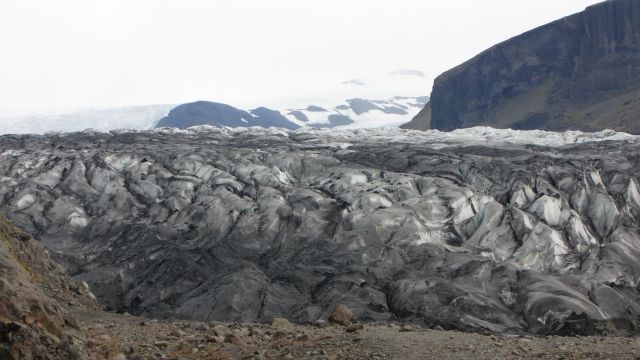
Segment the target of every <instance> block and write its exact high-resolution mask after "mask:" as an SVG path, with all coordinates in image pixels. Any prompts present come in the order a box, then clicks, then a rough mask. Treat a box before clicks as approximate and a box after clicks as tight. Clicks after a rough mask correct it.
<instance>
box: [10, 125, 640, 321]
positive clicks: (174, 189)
mask: <svg viewBox="0 0 640 360" xmlns="http://www.w3.org/2000/svg"><path fill="white" fill-rule="evenodd" d="M639 140H640V138H638V137H637V136H632V135H629V134H623V133H616V132H613V131H603V132H599V133H582V132H566V133H551V132H544V131H512V130H495V129H491V128H472V129H465V130H457V131H454V132H450V133H444V132H439V131H427V132H420V131H411V130H401V129H367V130H365V129H355V130H347V129H342V130H336V129H332V130H330V129H306V128H303V129H299V130H296V131H286V130H282V129H264V128H236V129H232V130H225V129H220V128H214V127H209V126H200V127H195V128H189V129H186V130H177V129H170V128H162V129H157V130H152V131H127V130H121V131H111V132H100V131H84V132H78V133H59V134H48V135H44V136H33V135H4V136H0V194H1V195H2V196H1V197H0V209H1V211H3V212H5V213H6V214H7V215H8V216H9V217H10V218H11V219H12V220H13V221H14V222H16V223H17V224H18V225H19V226H21V227H23V228H25V229H26V230H28V231H30V232H32V233H34V234H36V235H37V236H38V237H39V239H40V240H41V241H42V242H43V243H44V244H45V245H46V246H47V247H48V248H49V249H50V250H51V251H52V253H53V254H54V256H55V257H56V258H57V259H58V260H59V261H61V262H62V263H63V264H64V266H65V267H67V268H68V269H69V270H70V271H71V272H72V274H73V275H74V276H75V277H76V278H77V279H79V280H83V281H86V282H87V283H89V284H90V285H91V287H92V290H93V292H94V293H95V294H96V295H97V296H98V298H99V300H100V301H101V302H102V303H103V304H105V305H106V306H108V307H109V308H111V309H114V310H119V311H128V312H130V313H135V314H145V315H148V316H155V317H179V318H188V319H202V320H243V321H269V320H270V319H271V318H272V317H280V316H283V317H288V318H291V319H292V320H295V321H298V322H314V321H316V320H318V319H326V318H327V317H328V316H329V312H330V311H331V310H332V309H333V306H334V305H335V304H336V303H344V304H347V305H348V306H349V307H350V308H352V309H353V310H354V312H355V313H356V314H357V315H358V316H359V317H360V318H361V319H363V320H369V321H378V320H391V319H399V320H403V321H412V322H419V323H423V324H425V325H428V326H436V325H439V326H442V327H445V328H453V329H461V330H474V331H498V332H502V331H505V332H506V331H509V332H546V333H548V332H556V333H559V332H560V333H561V332H563V331H564V332H573V333H584V332H588V331H591V330H589V329H593V326H592V327H590V328H588V329H587V330H585V328H576V327H575V326H576V325H575V324H576V321H577V320H575V319H580V321H582V322H586V323H588V324H606V326H608V327H606V329H611V327H613V328H625V329H628V328H633V327H634V326H635V323H634V321H635V319H637V318H638V315H640V293H639V292H638V284H639V279H640V232H639V224H640V188H639V183H638V179H639V177H640V164H639V163H640V142H639ZM611 324H613V325H611ZM603 326H604V325H603ZM581 329H582V330H581Z"/></svg>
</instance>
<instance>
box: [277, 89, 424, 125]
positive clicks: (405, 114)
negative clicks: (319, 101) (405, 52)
mask: <svg viewBox="0 0 640 360" xmlns="http://www.w3.org/2000/svg"><path fill="white" fill-rule="evenodd" d="M428 102H429V98H428V97H427V96H420V97H402V96H395V97H392V98H390V99H383V100H368V99H361V98H354V99H348V100H346V101H345V102H344V103H342V104H335V105H333V106H329V107H323V106H318V105H310V106H308V107H306V108H303V109H284V110H281V112H282V113H284V115H285V116H286V117H287V118H288V119H289V120H291V121H292V122H295V123H297V124H298V125H300V126H308V127H315V128H333V127H346V128H375V127H387V126H391V127H396V126H400V125H401V124H403V123H404V121H405V120H406V119H408V118H413V116H415V115H416V114H418V112H419V111H420V110H422V108H423V107H424V106H425V105H426V104H427V103H428Z"/></svg>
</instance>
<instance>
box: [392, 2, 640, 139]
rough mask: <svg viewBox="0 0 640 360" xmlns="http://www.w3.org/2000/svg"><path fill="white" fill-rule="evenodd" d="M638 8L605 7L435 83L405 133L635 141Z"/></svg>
mask: <svg viewBox="0 0 640 360" xmlns="http://www.w3.org/2000/svg"><path fill="white" fill-rule="evenodd" d="M638 69H640V2H639V1H637V0H610V1H606V2H603V3H600V4H597V5H593V6H591V7H588V8H587V9H586V10H585V11H584V12H581V13H578V14H575V15H572V16H569V17H566V18H564V19H561V20H558V21H555V22H552V23H550V24H548V25H545V26H542V27H539V28H537V29H535V30H532V31H529V32H527V33H524V34H522V35H520V36H517V37H515V38H513V39H511V40H508V41H506V42H503V43H501V44H499V45H496V46H494V47H492V48H490V49H488V50H486V51H484V52H483V53H481V54H479V55H477V56H476V57H474V58H473V59H471V60H469V61H467V62H465V63H464V64H462V65H460V66H457V67H455V68H453V69H451V70H449V71H447V72H445V73H444V74H442V75H440V76H439V77H438V78H437V79H436V80H435V83H434V86H433V91H432V93H431V102H430V103H429V105H428V106H427V107H426V108H425V109H424V110H423V111H422V112H421V113H420V114H419V115H418V116H417V117H416V118H414V119H413V121H411V122H410V123H408V124H406V125H404V127H405V128H410V129H429V128H432V129H438V130H452V129H458V128H465V127H472V126H477V125H488V126H492V127H497V128H513V129H547V130H566V129H576V130H588V131H594V130H600V129H614V130H618V131H626V132H631V133H640V71H638Z"/></svg>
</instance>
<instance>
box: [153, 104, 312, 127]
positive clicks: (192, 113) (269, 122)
mask: <svg viewBox="0 0 640 360" xmlns="http://www.w3.org/2000/svg"><path fill="white" fill-rule="evenodd" d="M197 125H211V126H217V127H229V128H235V127H250V126H261V127H280V128H284V129H289V130H295V129H297V128H299V127H300V126H299V125H297V124H295V123H293V122H291V121H289V120H287V118H285V117H284V116H282V115H281V114H280V113H279V112H277V111H274V110H270V109H267V108H264V107H261V108H257V109H255V110H251V111H244V110H239V109H236V108H234V107H232V106H230V105H226V104H220V103H215V102H209V101H197V102H193V103H189V104H183V105H180V106H178V107H176V108H174V109H173V110H171V111H170V112H169V114H168V115H167V116H166V117H164V118H162V119H160V121H159V122H158V123H157V124H156V127H174V128H180V129H186V128H188V127H191V126H197Z"/></svg>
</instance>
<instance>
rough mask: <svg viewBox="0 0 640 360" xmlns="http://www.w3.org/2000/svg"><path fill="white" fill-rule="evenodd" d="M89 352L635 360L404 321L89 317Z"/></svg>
mask: <svg viewBox="0 0 640 360" xmlns="http://www.w3.org/2000/svg"><path fill="white" fill-rule="evenodd" d="M80 318H81V319H82V324H83V326H85V327H86V328H87V332H88V333H89V335H90V340H89V341H88V344H89V347H88V351H89V352H90V353H91V356H92V357H93V358H105V359H114V360H115V359H117V360H125V359H131V360H134V359H176V360H177V359H256V360H257V359H315V360H330V359H363V360H365V359H366V360H373V359H377V360H382V359H398V360H404V359H637V358H638V356H640V339H638V338H630V337H577V338H576V337H557V336H539V337H533V336H504V335H481V334H470V333H462V332H457V331H440V330H430V329H425V328H421V327H416V326H407V325H402V324H396V323H392V324H380V325H374V324H365V325H364V326H362V327H360V326H354V327H344V326H341V325H340V324H326V325H324V326H320V327H316V326H299V325H292V324H291V323H289V322H288V321H286V320H283V319H276V320H274V321H273V323H272V324H247V323H233V324H229V323H220V322H212V323H202V322H189V321H158V320H148V319H144V318H139V317H135V316H127V315H115V314H104V313H103V314H99V315H96V314H95V313H83V314H81V315H80Z"/></svg>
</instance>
